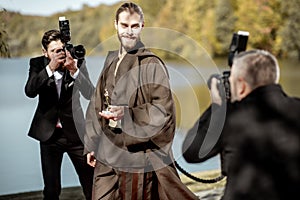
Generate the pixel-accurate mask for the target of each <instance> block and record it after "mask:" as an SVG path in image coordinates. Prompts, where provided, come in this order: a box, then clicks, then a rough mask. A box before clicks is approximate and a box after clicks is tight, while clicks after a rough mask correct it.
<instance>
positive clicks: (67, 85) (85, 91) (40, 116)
mask: <svg viewBox="0 0 300 200" xmlns="http://www.w3.org/2000/svg"><path fill="white" fill-rule="evenodd" d="M48 63H49V61H48V59H47V58H46V57H44V56H40V57H36V58H32V59H30V69H29V77H28V80H27V82H26V86H25V94H26V95H27V96H28V97H30V98H35V97H36V96H38V98H39V100H38V105H37V109H36V112H35V114H34V117H33V120H32V123H31V126H30V129H29V133H28V135H29V136H30V137H33V138H35V139H37V140H39V141H42V142H44V141H47V140H48V139H49V138H50V137H51V136H52V135H53V133H54V130H55V127H56V124H57V121H58V119H60V121H61V123H62V130H63V133H64V134H65V136H66V137H67V138H68V139H69V140H70V141H72V142H75V143H76V142H80V139H81V138H80V137H81V136H83V134H84V131H85V121H84V115H83V111H82V107H81V105H80V93H81V94H82V95H83V96H84V97H85V98H86V99H90V97H91V96H92V94H93V91H94V86H93V84H92V83H91V81H90V78H89V74H88V71H87V69H86V66H85V62H83V64H82V65H81V66H80V72H79V75H78V77H77V78H76V79H75V80H74V79H73V78H72V77H71V76H70V73H69V71H65V73H64V76H63V79H62V86H61V93H60V97H58V93H57V89H56V84H55V80H54V76H53V75H52V76H51V77H49V76H48V74H47V71H46V66H47V65H48Z"/></svg>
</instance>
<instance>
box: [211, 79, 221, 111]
mask: <svg viewBox="0 0 300 200" xmlns="http://www.w3.org/2000/svg"><path fill="white" fill-rule="evenodd" d="M218 81H220V80H218V79H217V78H215V77H213V78H212V79H211V82H210V83H211V85H210V93H211V98H212V103H215V104H218V105H222V98H221V96H220V93H219V90H218V84H220V83H218Z"/></svg>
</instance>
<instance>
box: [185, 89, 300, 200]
mask: <svg viewBox="0 0 300 200" xmlns="http://www.w3.org/2000/svg"><path fill="white" fill-rule="evenodd" d="M213 113H214V112H213ZM218 114H220V113H218ZM210 116H211V111H209V110H208V111H206V112H205V114H204V115H202V116H201V118H200V120H199V121H198V122H197V123H198V124H196V125H195V127H194V128H193V129H191V130H190V131H189V133H188V135H187V137H186V140H185V141H184V145H183V151H185V152H184V154H183V156H184V157H185V159H186V160H187V161H189V162H202V161H205V160H206V159H208V158H210V157H212V156H214V155H216V154H218V153H220V154H221V158H222V160H221V161H222V163H221V165H222V172H223V173H224V174H225V175H227V185H226V189H225V194H224V197H223V199H224V200H227V199H230V200H240V199H243V200H258V199H262V200H265V199H272V200H279V199H280V200H281V199H294V196H298V193H299V191H300V100H299V99H298V98H291V97H288V96H287V95H286V94H285V93H284V92H283V91H282V88H281V87H280V86H279V85H268V86H263V87H259V88H257V89H255V90H254V91H252V92H251V93H250V94H249V95H248V96H247V97H246V98H244V99H243V100H242V101H240V102H237V103H234V104H231V103H229V104H228V106H227V111H226V120H225V124H224V128H223V129H222V131H221V135H220V137H218V138H215V139H217V141H216V142H211V143H210V144H211V145H213V146H212V148H208V147H209V146H210V144H209V142H208V143H207V144H205V145H204V146H205V148H203V149H210V150H209V151H208V153H207V152H206V153H205V154H204V153H201V152H200V151H201V146H202V144H203V143H204V139H203V138H205V136H206V134H212V132H213V130H214V129H211V130H212V131H211V132H209V131H207V130H208V129H209V128H208V127H209V122H210V120H211V118H210ZM214 124H216V122H215V123H214ZM197 127H198V128H197ZM213 127H214V126H213ZM199 152H200V153H199Z"/></svg>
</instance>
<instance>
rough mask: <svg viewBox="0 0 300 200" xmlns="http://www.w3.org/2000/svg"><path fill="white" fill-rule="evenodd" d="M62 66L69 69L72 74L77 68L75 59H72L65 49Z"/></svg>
mask: <svg viewBox="0 0 300 200" xmlns="http://www.w3.org/2000/svg"><path fill="white" fill-rule="evenodd" d="M64 67H65V68H66V69H67V70H69V71H70V73H71V74H72V75H73V74H74V73H75V72H76V71H77V70H78V67H77V59H73V57H72V55H71V54H70V52H69V51H67V50H66V62H65V63H64Z"/></svg>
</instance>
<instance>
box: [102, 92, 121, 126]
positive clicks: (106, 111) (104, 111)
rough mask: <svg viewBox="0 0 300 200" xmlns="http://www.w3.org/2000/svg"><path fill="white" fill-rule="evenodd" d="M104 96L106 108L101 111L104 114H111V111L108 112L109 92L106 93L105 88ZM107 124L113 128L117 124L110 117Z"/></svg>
mask: <svg viewBox="0 0 300 200" xmlns="http://www.w3.org/2000/svg"><path fill="white" fill-rule="evenodd" d="M104 97H105V101H106V104H107V108H106V109H105V110H103V111H102V113H103V114H106V115H113V113H112V112H110V110H109V109H110V106H111V105H110V104H109V94H108V90H107V89H106V88H105V89H104ZM109 126H110V127H113V128H115V127H116V126H117V122H116V121H114V120H112V119H110V120H109Z"/></svg>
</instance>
